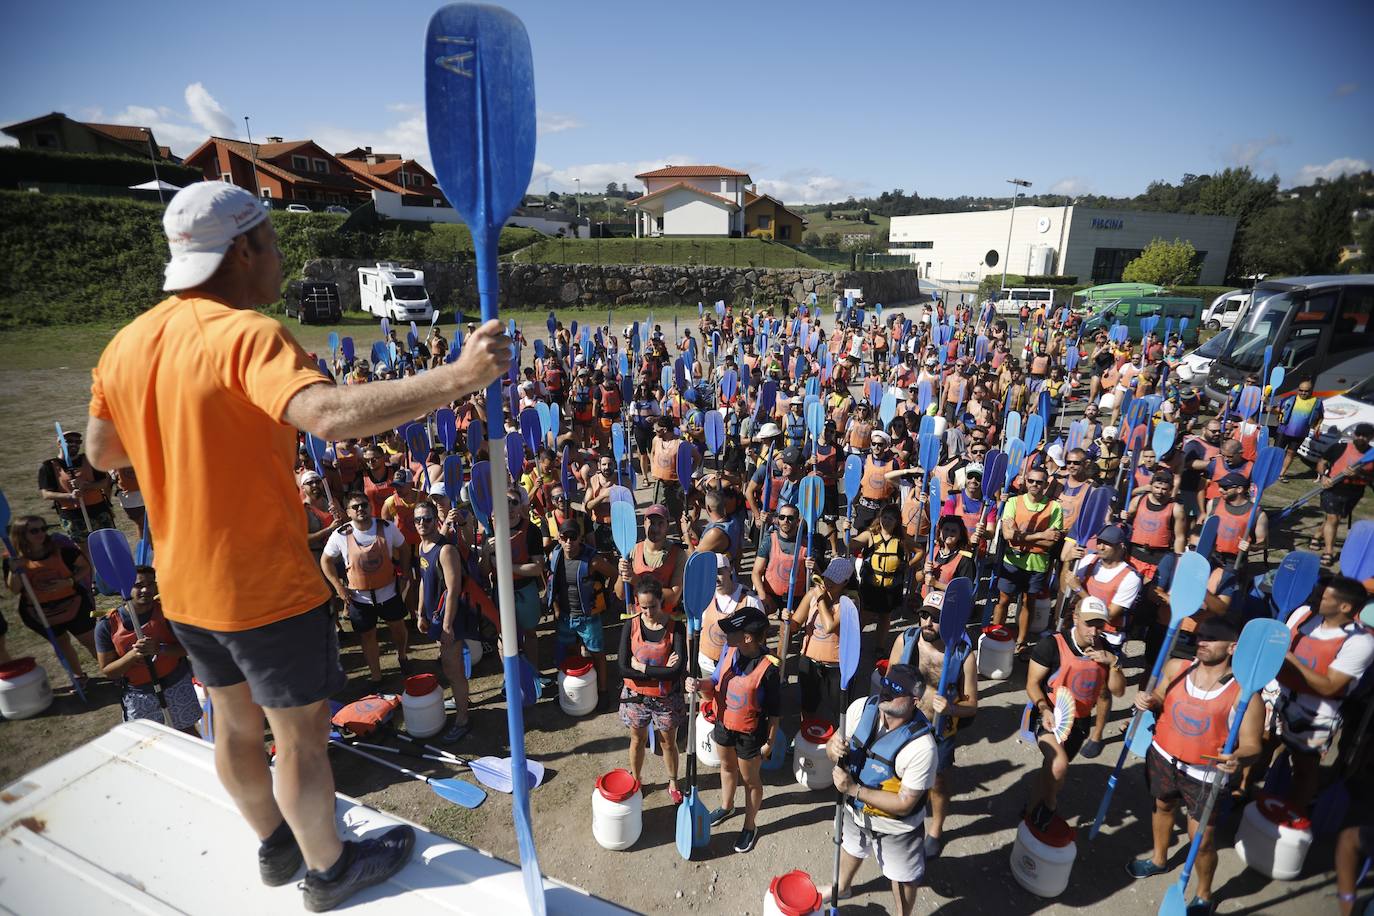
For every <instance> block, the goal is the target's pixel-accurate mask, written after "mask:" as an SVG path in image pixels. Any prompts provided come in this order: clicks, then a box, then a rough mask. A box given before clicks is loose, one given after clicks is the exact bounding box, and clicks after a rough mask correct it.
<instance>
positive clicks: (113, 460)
mask: <svg viewBox="0 0 1374 916" xmlns="http://www.w3.org/2000/svg"><path fill="white" fill-rule="evenodd" d="M85 447H86V458H87V459H89V460H90V462H91V465H92V466H93V467H96V468H99V469H100V470H102V471H108V470H110V469H111V468H127V467H129V466H130V465H131V464H132V463H133V462H132V461H131V460H130V459H129V454H128V452H126V451H124V443H123V442H121V441H120V439H119V432H118V431H117V430H116V429H115V426H114V424H113V423H111V422H110V421H109V420H102V419H100V418H99V417H90V418H89V419H87V421H86V442H85ZM63 495H64V496H68V498H70V495H69V494H63ZM44 496H47V494H46V493H45V494H44ZM49 498H51V497H49Z"/></svg>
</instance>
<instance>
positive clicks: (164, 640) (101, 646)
mask: <svg viewBox="0 0 1374 916" xmlns="http://www.w3.org/2000/svg"><path fill="white" fill-rule="evenodd" d="M95 652H96V659H97V660H98V661H99V662H100V668H101V673H102V674H104V675H105V676H106V677H108V678H110V679H111V680H114V679H119V680H120V681H121V686H122V688H123V689H122V691H121V694H120V705H121V706H122V707H123V709H124V721H125V722H130V721H132V720H134V719H155V720H157V721H162V702H161V701H159V699H158V696H157V693H156V691H155V690H154V687H153V678H154V677H156V678H157V682H158V684H159V685H161V689H162V696H163V699H164V700H165V701H166V703H167V711H168V712H169V713H170V714H171V717H172V727H173V728H177V729H180V730H181V731H184V732H185V733H186V734H188V735H194V736H195V737H200V733H199V732H198V731H196V723H197V722H199V721H200V716H201V708H200V701H199V700H198V699H196V689H195V687H194V686H192V684H191V666H190V665H189V664H187V662H186V650H185V649H183V648H182V647H181V643H179V642H177V638H176V636H175V635H173V633H172V628H171V627H170V626H168V624H167V620H166V619H165V618H164V617H163V616H162V605H161V603H160V602H159V601H158V600H157V575H156V573H154V572H153V568H152V567H151V566H140V567H138V569H137V570H136V573H135V576H134V587H133V591H131V592H130V600H129V601H128V602H126V603H124V604H122V605H120V606H119V607H117V608H115V609H114V610H112V611H110V613H108V614H106V615H105V616H104V617H102V618H101V619H100V620H99V621H98V622H97V623H96V625H95Z"/></svg>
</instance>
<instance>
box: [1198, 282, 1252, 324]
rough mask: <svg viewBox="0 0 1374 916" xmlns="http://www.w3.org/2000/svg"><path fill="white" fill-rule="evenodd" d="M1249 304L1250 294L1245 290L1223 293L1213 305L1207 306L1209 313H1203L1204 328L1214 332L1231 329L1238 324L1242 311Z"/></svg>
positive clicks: (1213, 301)
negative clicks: (1237, 320)
mask: <svg viewBox="0 0 1374 916" xmlns="http://www.w3.org/2000/svg"><path fill="white" fill-rule="evenodd" d="M1249 304H1250V294H1249V293H1247V292H1246V291H1245V290H1242V289H1237V290H1232V291H1231V292H1229V293H1222V294H1221V295H1220V296H1217V297H1216V298H1215V299H1213V300H1212V304H1211V305H1209V306H1207V311H1205V312H1203V313H1202V324H1203V327H1206V328H1209V329H1210V330H1213V331H1220V330H1221V329H1222V328H1229V327H1231V325H1233V324H1235V323H1236V319H1237V318H1239V317H1240V313H1241V311H1243V310H1244V308H1245V306H1247V305H1249Z"/></svg>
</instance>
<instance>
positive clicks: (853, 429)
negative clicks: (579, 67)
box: [847, 420, 873, 449]
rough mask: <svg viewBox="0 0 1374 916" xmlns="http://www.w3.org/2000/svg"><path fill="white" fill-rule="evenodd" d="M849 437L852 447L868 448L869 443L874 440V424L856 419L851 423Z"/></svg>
mask: <svg viewBox="0 0 1374 916" xmlns="http://www.w3.org/2000/svg"><path fill="white" fill-rule="evenodd" d="M847 438H848V440H849V447H850V448H856V449H866V448H868V446H869V443H870V442H872V441H873V424H872V423H868V422H864V421H862V420H855V421H854V422H853V423H851V424H849V432H848V434H847Z"/></svg>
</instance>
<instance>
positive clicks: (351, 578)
mask: <svg viewBox="0 0 1374 916" xmlns="http://www.w3.org/2000/svg"><path fill="white" fill-rule="evenodd" d="M376 524H377V536H376V537H374V538H373V539H372V543H371V544H368V545H367V546H366V547H362V546H360V545H359V544H358V538H357V537H356V534H357V529H355V528H354V527H353V525H352V524H350V525H349V526H348V527H347V528H345V529H344V541H345V542H346V544H347V547H346V549H347V551H348V587H349V588H351V589H353V590H354V591H358V592H366V591H374V592H375V591H376V590H377V589H379V588H383V587H385V586H387V585H391V584H393V583H395V581H396V567H395V564H393V563H392V562H391V548H390V547H388V546H387V544H386V527H387V525H388V524H389V523H388V522H386V521H383V520H382V519H380V518H379V519H377V520H376Z"/></svg>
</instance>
